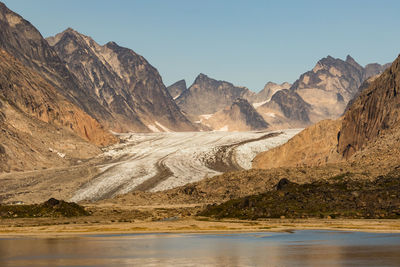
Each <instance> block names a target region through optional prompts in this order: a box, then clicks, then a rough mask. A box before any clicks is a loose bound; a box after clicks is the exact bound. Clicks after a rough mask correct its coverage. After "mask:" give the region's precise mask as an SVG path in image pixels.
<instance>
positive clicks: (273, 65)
mask: <svg viewBox="0 0 400 267" xmlns="http://www.w3.org/2000/svg"><path fill="white" fill-rule="evenodd" d="M4 2H5V4H6V5H7V6H8V7H9V8H10V9H12V10H14V11H15V12H17V13H19V14H20V15H22V16H23V17H24V18H25V19H27V20H29V21H30V22H31V23H32V24H33V25H35V26H36V27H37V28H38V29H39V31H40V32H41V33H42V34H43V36H45V37H47V36H50V35H54V34H56V33H58V32H60V31H63V30H64V29H66V28H67V27H72V28H74V29H75V30H77V31H79V32H81V33H83V34H86V35H89V36H91V37H92V38H94V39H95V40H96V41H97V42H98V43H100V44H104V43H106V42H108V41H115V42H117V43H118V44H119V45H122V46H125V47H129V48H131V49H133V50H134V51H135V52H137V53H139V54H141V55H143V56H144V57H145V58H146V59H147V60H148V61H149V62H150V63H151V64H152V65H153V66H155V67H156V68H157V69H158V70H159V72H160V74H161V76H162V77H163V80H164V83H165V84H166V85H170V84H171V83H173V82H175V81H177V80H179V79H186V82H187V83H188V85H190V84H191V83H192V82H193V80H194V78H195V77H196V76H197V75H198V74H199V73H200V72H202V73H205V74H207V75H209V76H210V77H213V78H216V79H219V80H227V81H230V82H232V83H234V84H236V85H242V86H246V87H248V88H250V89H251V90H254V91H259V90H260V89H262V88H263V86H264V84H265V83H266V82H268V81H275V82H284V81H288V82H293V81H295V80H296V79H297V78H298V77H299V75H300V74H302V73H303V72H305V71H307V70H309V69H311V68H312V67H313V66H314V65H315V63H316V62H317V61H318V60H319V59H320V58H322V57H325V56H327V55H331V56H333V57H339V58H344V57H345V56H346V55H347V54H350V55H352V56H353V57H354V58H355V59H356V60H357V61H358V62H359V63H360V64H362V65H365V64H367V63H371V62H378V63H387V62H390V61H392V60H394V58H396V57H397V55H398V54H399V53H400V1H398V0H379V1H378V0H335V1H333V0H331V1H325V0H303V1H301V0H292V1H289V0H279V1H278V0H276V1H267V0H265V1H261V0H260V1H256V0H247V1H245V0H242V1H235V0H226V1H222V0H197V1H195V0H141V1H138V0H130V1H128V0H126V1H122V0H120V1H118V0H113V1H111V0H109V1H101V0H68V1H61V0H35V1H32V0H7V1H4Z"/></svg>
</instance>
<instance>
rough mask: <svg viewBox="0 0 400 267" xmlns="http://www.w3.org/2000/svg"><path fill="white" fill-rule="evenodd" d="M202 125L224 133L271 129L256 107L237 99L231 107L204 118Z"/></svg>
mask: <svg viewBox="0 0 400 267" xmlns="http://www.w3.org/2000/svg"><path fill="white" fill-rule="evenodd" d="M202 123H204V124H205V125H207V126H209V127H211V128H213V129H216V130H224V131H254V130H263V129H267V128H268V127H269V124H268V123H267V122H266V121H265V120H264V119H263V117H262V116H261V115H260V114H258V112H257V111H256V110H255V109H254V107H253V106H252V105H251V104H250V103H249V102H248V101H247V100H245V99H241V98H238V99H236V100H235V101H234V102H233V104H232V105H231V106H230V107H227V108H225V109H223V110H221V111H218V112H216V113H215V114H213V115H212V116H210V117H209V118H203V120H202Z"/></svg>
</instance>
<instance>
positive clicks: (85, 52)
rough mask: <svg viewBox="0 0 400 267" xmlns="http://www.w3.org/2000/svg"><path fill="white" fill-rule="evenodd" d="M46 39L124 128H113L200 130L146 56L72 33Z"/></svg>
mask: <svg viewBox="0 0 400 267" xmlns="http://www.w3.org/2000/svg"><path fill="white" fill-rule="evenodd" d="M47 40H48V42H49V44H50V45H52V46H53V48H54V49H55V51H56V52H57V54H58V55H59V56H60V57H61V58H62V59H63V60H64V61H65V62H66V64H67V66H68V69H69V70H70V71H71V72H72V73H73V74H74V75H75V76H76V77H77V78H78V79H79V81H80V82H81V83H82V84H83V85H84V86H85V88H87V90H88V91H89V92H90V95H92V96H93V97H95V98H96V100H97V101H98V102H99V103H100V104H101V105H102V106H103V108H104V109H106V110H107V111H109V112H110V113H111V114H112V115H113V116H114V117H115V118H116V120H117V122H118V124H119V127H114V129H116V130H119V131H142V132H143V131H144V132H146V131H150V130H154V129H158V130H160V131H163V130H165V128H168V129H170V130H173V131H191V130H195V127H194V126H193V125H192V124H191V123H190V122H189V121H188V120H187V119H186V117H185V116H184V115H183V114H182V113H181V112H180V110H179V108H178V107H177V105H176V104H175V103H174V101H173V99H172V98H171V96H170V94H169V93H168V91H167V89H166V88H165V86H164V84H163V82H162V80H161V76H160V75H159V73H158V71H157V70H156V69H155V68H154V67H153V66H151V65H150V64H149V63H148V62H147V61H146V60H145V59H144V58H143V57H142V56H140V55H138V54H136V53H135V52H133V51H132V50H130V49H128V48H124V47H120V46H118V45H117V44H116V43H114V42H109V43H107V44H105V45H104V46H101V45H99V44H97V43H96V42H95V41H94V40H93V39H91V38H90V37H88V36H85V35H83V34H80V33H78V32H76V31H74V30H72V29H67V30H65V31H64V32H62V33H60V34H57V35H56V36H55V37H49V38H47ZM160 125H161V126H160ZM160 127H161V128H160Z"/></svg>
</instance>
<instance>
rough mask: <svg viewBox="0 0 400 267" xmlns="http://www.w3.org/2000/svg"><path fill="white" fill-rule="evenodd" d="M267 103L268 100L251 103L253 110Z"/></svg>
mask: <svg viewBox="0 0 400 267" xmlns="http://www.w3.org/2000/svg"><path fill="white" fill-rule="evenodd" d="M267 102H269V99H268V100H266V101H263V102H257V103H253V107H254V108H258V107H261V106H262V105H264V104H265V103H267Z"/></svg>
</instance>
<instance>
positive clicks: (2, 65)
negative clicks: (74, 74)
mask: <svg viewBox="0 0 400 267" xmlns="http://www.w3.org/2000/svg"><path fill="white" fill-rule="evenodd" d="M0 88H1V90H0V97H1V98H2V99H3V100H4V101H7V102H8V103H9V104H10V105H12V106H14V107H16V108H18V109H19V110H21V111H22V112H24V113H25V114H27V115H29V116H32V117H35V118H37V119H39V120H41V121H43V122H46V123H50V124H53V125H56V126H61V127H65V128H68V129H70V130H71V131H73V132H75V133H76V134H78V135H79V136H80V137H82V138H83V139H86V140H88V141H90V142H92V143H94V144H96V145H99V146H106V145H109V144H112V143H115V142H116V141H117V139H116V138H115V137H114V136H113V135H112V134H110V133H109V132H107V131H106V130H104V129H103V128H102V127H101V125H100V124H99V123H98V122H97V121H96V120H94V119H93V118H92V117H90V116H89V115H88V114H87V113H85V112H84V111H82V110H81V109H80V108H78V107H77V106H75V105H74V104H72V103H70V102H69V101H68V100H67V99H66V98H65V97H64V96H62V95H60V94H59V93H58V92H57V90H56V89H55V88H54V87H53V86H51V85H50V84H49V83H48V82H47V81H46V80H45V79H43V78H42V77H41V76H40V75H39V74H38V73H37V72H35V71H34V70H30V69H28V68H26V67H24V66H23V65H22V64H21V63H20V62H19V61H18V60H16V59H15V58H13V57H12V56H10V55H9V54H8V53H7V52H5V51H4V50H0Z"/></svg>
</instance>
